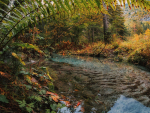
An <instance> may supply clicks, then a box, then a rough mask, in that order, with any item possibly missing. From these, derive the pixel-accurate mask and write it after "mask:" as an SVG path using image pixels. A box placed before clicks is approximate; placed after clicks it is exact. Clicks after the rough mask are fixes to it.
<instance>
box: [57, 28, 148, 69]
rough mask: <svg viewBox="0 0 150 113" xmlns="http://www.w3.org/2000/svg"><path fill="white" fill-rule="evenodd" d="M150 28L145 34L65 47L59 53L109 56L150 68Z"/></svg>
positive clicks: (118, 60)
mask: <svg viewBox="0 0 150 113" xmlns="http://www.w3.org/2000/svg"><path fill="white" fill-rule="evenodd" d="M149 32H150V30H147V31H146V32H145V35H142V34H140V35H137V34H135V35H134V36H132V37H127V38H126V40H121V39H119V38H116V37H115V36H114V37H113V41H112V42H111V43H110V44H104V42H101V41H99V42H94V43H90V44H86V45H84V44H83V45H82V47H81V48H80V49H74V48H73V49H70V50H67V48H63V50H61V51H60V52H59V53H60V54H62V55H71V54H72V55H81V56H95V57H104V58H109V59H111V60H113V61H117V62H121V61H125V62H129V63H132V64H134V65H141V66H144V67H146V68H149V69H150V38H149V36H150V35H149Z"/></svg>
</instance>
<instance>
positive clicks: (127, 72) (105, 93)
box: [51, 55, 150, 113]
mask: <svg viewBox="0 0 150 113" xmlns="http://www.w3.org/2000/svg"><path fill="white" fill-rule="evenodd" d="M51 60H53V61H55V62H61V63H62V64H63V63H64V64H63V65H62V64H61V65H59V66H58V67H57V66H56V67H57V71H59V77H60V78H61V77H62V79H63V80H64V81H65V79H66V81H65V82H64V83H62V82H60V81H57V83H56V86H57V87H58V89H60V90H59V93H61V94H64V95H65V96H68V97H70V96H74V97H75V98H78V99H82V100H83V102H84V105H83V107H84V109H85V113H106V112H108V113H150V108H149V107H150V73H149V72H148V71H147V69H146V68H144V67H140V66H138V67H137V66H134V65H131V64H127V63H123V62H122V63H116V62H113V61H111V60H109V59H102V58H93V57H81V56H61V55H54V56H53V58H52V59H51ZM68 64H70V65H68ZM54 67H55V66H54ZM67 74H68V75H67ZM65 77H66V78H65ZM73 79H75V80H73ZM70 81H74V82H70ZM65 83H67V84H66V85H65ZM74 84H75V86H74ZM62 85H63V86H64V89H63V88H62V87H61V86H62ZM77 85H79V86H78V87H77ZM60 87H61V88H60ZM67 89H68V90H67ZM74 90H77V91H74ZM71 99H72V98H71ZM79 107H81V106H79ZM63 109H64V108H63ZM63 109H61V110H59V111H61V112H62V113H65V110H66V109H64V110H63ZM69 112H71V111H70V110H68V111H66V113H69ZM74 113H82V112H81V110H79V111H76V112H74Z"/></svg>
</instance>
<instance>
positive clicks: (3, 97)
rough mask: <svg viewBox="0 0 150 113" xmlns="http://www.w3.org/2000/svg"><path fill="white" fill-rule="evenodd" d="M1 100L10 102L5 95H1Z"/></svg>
mask: <svg viewBox="0 0 150 113" xmlns="http://www.w3.org/2000/svg"><path fill="white" fill-rule="evenodd" d="M0 102H4V103H9V102H8V100H7V99H6V96H5V95H0Z"/></svg>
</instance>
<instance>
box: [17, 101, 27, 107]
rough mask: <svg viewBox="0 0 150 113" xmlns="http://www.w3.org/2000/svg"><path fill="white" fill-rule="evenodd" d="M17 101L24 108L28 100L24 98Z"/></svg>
mask: <svg viewBox="0 0 150 113" xmlns="http://www.w3.org/2000/svg"><path fill="white" fill-rule="evenodd" d="M16 102H18V104H19V107H20V108H23V107H25V106H26V101H25V100H23V101H20V100H16Z"/></svg>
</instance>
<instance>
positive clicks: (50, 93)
mask: <svg viewBox="0 0 150 113" xmlns="http://www.w3.org/2000/svg"><path fill="white" fill-rule="evenodd" d="M46 94H47V95H53V96H58V94H56V93H52V92H49V91H47V92H46Z"/></svg>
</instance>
